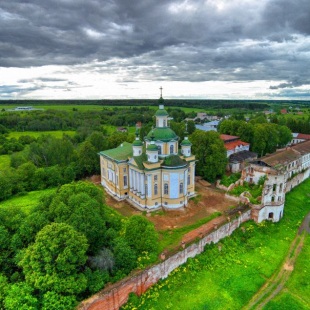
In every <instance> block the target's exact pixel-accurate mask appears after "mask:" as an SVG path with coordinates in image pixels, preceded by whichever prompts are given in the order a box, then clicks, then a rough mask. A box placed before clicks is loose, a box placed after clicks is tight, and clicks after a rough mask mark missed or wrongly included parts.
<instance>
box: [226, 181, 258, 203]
mask: <svg viewBox="0 0 310 310" xmlns="http://www.w3.org/2000/svg"><path fill="white" fill-rule="evenodd" d="M262 191H263V185H262V184H250V183H248V182H244V183H243V185H238V186H236V187H235V188H234V189H233V190H231V191H230V192H229V193H230V194H231V195H234V196H239V195H240V194H241V193H243V192H249V193H250V194H251V197H249V199H250V202H251V203H253V204H258V203H259V201H258V200H257V198H258V197H259V196H261V195H262Z"/></svg>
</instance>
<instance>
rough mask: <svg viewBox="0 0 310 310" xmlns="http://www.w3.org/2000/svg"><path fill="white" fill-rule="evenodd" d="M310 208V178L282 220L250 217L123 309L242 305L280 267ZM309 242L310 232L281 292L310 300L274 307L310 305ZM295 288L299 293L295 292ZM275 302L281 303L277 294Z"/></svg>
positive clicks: (184, 309)
mask: <svg viewBox="0 0 310 310" xmlns="http://www.w3.org/2000/svg"><path fill="white" fill-rule="evenodd" d="M309 211H310V179H308V180H307V181H305V182H304V183H302V184H301V185H299V186H298V188H295V189H294V190H293V191H292V192H291V193H289V194H287V197H286V207H285V213H284V217H283V219H282V220H281V222H279V223H271V222H263V223H261V224H255V223H254V222H252V221H251V222H247V223H245V224H244V225H243V230H242V229H239V230H237V231H236V232H235V233H234V234H233V235H232V236H230V237H227V238H225V239H223V240H221V241H220V243H219V244H215V245H210V246H206V250H205V252H204V253H203V254H201V255H199V256H196V257H195V258H193V259H189V260H188V262H187V263H186V264H184V265H183V266H180V267H179V268H177V269H176V270H175V271H174V272H173V273H172V274H171V275H170V276H169V277H168V278H167V279H165V280H163V281H160V282H159V283H157V284H156V285H154V286H153V287H152V288H151V289H150V290H148V291H147V292H146V293H145V294H143V295H142V297H140V298H138V297H137V296H135V295H132V296H131V298H130V302H129V303H128V304H126V305H125V306H124V307H123V309H176V310H178V309H180V310H181V309H182V310H187V309H188V310H199V309H212V310H217V309H218V310H220V309H241V308H242V307H243V306H245V305H246V304H247V303H248V302H249V300H250V299H251V298H252V296H253V295H254V294H255V293H256V292H257V291H258V290H259V288H260V287H261V286H262V285H263V284H264V283H265V281H266V280H267V279H269V278H270V277H271V276H272V275H273V273H275V272H276V271H277V270H278V269H279V268H280V266H281V265H282V263H283V260H284V258H285V257H286V255H287V253H288V250H289V248H290V245H291V242H292V240H293V239H294V238H295V236H296V233H297V229H298V227H299V225H300V223H301V221H302V219H303V218H304V216H305V215H306V214H307V213H308V212H309ZM219 246H220V247H219ZM309 248H310V245H309V238H308V239H307V244H306V245H305V250H304V252H303V254H302V255H301V256H300V257H299V261H298V264H297V266H296V270H295V272H294V274H293V276H292V278H290V280H289V282H288V283H287V286H288V290H289V291H288V292H287V291H283V293H282V294H281V295H279V297H278V298H279V300H283V305H285V302H286V301H287V298H290V300H292V298H294V299H296V300H299V299H302V300H303V301H306V306H304V302H301V301H299V303H300V304H302V305H303V307H301V308H296V307H295V308H283V307H280V308H279V307H278V308H276V307H273V308H269V309H310V302H309V294H310V293H309V292H310V283H309V278H310V277H309V275H310V274H309V262H306V265H304V260H309V251H310V250H309ZM299 279H301V281H299ZM293 294H298V297H295V296H294V297H292V296H293ZM288 296H289V297H288ZM294 299H293V300H294ZM273 302H274V304H275V305H277V303H276V299H275V300H274V301H273ZM270 304H271V303H270ZM269 306H270V305H269ZM305 307H306V308H305Z"/></svg>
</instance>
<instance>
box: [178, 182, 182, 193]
mask: <svg viewBox="0 0 310 310" xmlns="http://www.w3.org/2000/svg"><path fill="white" fill-rule="evenodd" d="M179 190H180V194H183V183H180V188H179Z"/></svg>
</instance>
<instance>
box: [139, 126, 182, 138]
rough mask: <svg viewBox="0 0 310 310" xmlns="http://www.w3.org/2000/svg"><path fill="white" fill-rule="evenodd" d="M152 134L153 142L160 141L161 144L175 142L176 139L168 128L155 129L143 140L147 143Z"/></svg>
mask: <svg viewBox="0 0 310 310" xmlns="http://www.w3.org/2000/svg"><path fill="white" fill-rule="evenodd" d="M152 132H153V133H154V140H155V141H158V140H160V141H163V142H168V141H171V140H177V139H178V136H177V135H176V134H175V132H174V131H173V130H172V129H170V128H169V127H156V128H154V129H152V130H151V131H150V132H149V133H148V135H147V136H146V138H145V140H147V141H150V140H151V136H152Z"/></svg>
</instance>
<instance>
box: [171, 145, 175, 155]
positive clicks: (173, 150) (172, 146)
mask: <svg viewBox="0 0 310 310" xmlns="http://www.w3.org/2000/svg"><path fill="white" fill-rule="evenodd" d="M173 152H174V150H173V145H170V154H173Z"/></svg>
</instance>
